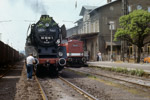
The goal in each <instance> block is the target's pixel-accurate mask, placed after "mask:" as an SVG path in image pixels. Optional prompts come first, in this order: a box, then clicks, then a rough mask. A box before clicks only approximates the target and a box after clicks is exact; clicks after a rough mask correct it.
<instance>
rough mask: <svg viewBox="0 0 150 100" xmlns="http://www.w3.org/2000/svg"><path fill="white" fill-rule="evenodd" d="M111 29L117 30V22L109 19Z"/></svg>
mask: <svg viewBox="0 0 150 100" xmlns="http://www.w3.org/2000/svg"><path fill="white" fill-rule="evenodd" d="M109 29H110V30H111V29H112V30H115V22H114V21H109Z"/></svg>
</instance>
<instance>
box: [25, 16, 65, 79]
mask: <svg viewBox="0 0 150 100" xmlns="http://www.w3.org/2000/svg"><path fill="white" fill-rule="evenodd" d="M27 33H28V36H27V39H26V46H25V51H26V55H29V54H30V53H32V54H33V55H34V56H36V58H38V60H39V63H38V64H37V68H36V75H37V76H40V75H41V74H43V73H44V70H45V69H46V70H47V71H48V72H49V73H50V74H52V75H57V74H58V72H59V71H61V70H62V69H63V67H64V66H65V64H66V57H67V54H66V47H65V46H62V45H61V40H62V38H64V37H65V34H66V29H65V26H64V25H63V26H62V27H59V26H58V24H57V23H56V22H55V21H54V20H53V18H52V17H49V15H42V16H41V18H40V20H39V21H38V22H37V23H36V24H32V25H30V26H29V28H28V32H27Z"/></svg>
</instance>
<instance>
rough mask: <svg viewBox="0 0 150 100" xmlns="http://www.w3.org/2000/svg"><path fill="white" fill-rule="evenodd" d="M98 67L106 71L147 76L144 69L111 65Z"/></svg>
mask: <svg viewBox="0 0 150 100" xmlns="http://www.w3.org/2000/svg"><path fill="white" fill-rule="evenodd" d="M90 67H91V66H90ZM96 68H98V67H96ZM100 68H101V69H103V70H107V71H112V72H117V73H123V74H129V75H135V76H139V77H143V76H149V74H148V73H146V72H144V70H141V69H136V70H128V69H127V68H122V67H112V68H106V67H100Z"/></svg>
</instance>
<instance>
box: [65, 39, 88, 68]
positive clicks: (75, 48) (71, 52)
mask: <svg viewBox="0 0 150 100" xmlns="http://www.w3.org/2000/svg"><path fill="white" fill-rule="evenodd" d="M64 45H65V46H66V50H67V66H72V67H77V66H84V65H85V64H86V61H87V59H86V57H85V55H84V49H83V41H79V40H68V41H67V43H64Z"/></svg>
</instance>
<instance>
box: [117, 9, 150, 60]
mask: <svg viewBox="0 0 150 100" xmlns="http://www.w3.org/2000/svg"><path fill="white" fill-rule="evenodd" d="M119 23H120V26H121V28H118V29H117V32H116V33H115V36H114V37H115V38H114V40H124V41H127V42H128V43H130V44H133V45H136V46H137V48H138V58H137V63H139V62H140V58H141V51H142V47H143V46H144V45H146V44H148V43H150V13H149V12H148V11H144V10H135V11H133V12H132V13H130V14H128V15H125V16H122V17H120V19H119Z"/></svg>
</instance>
